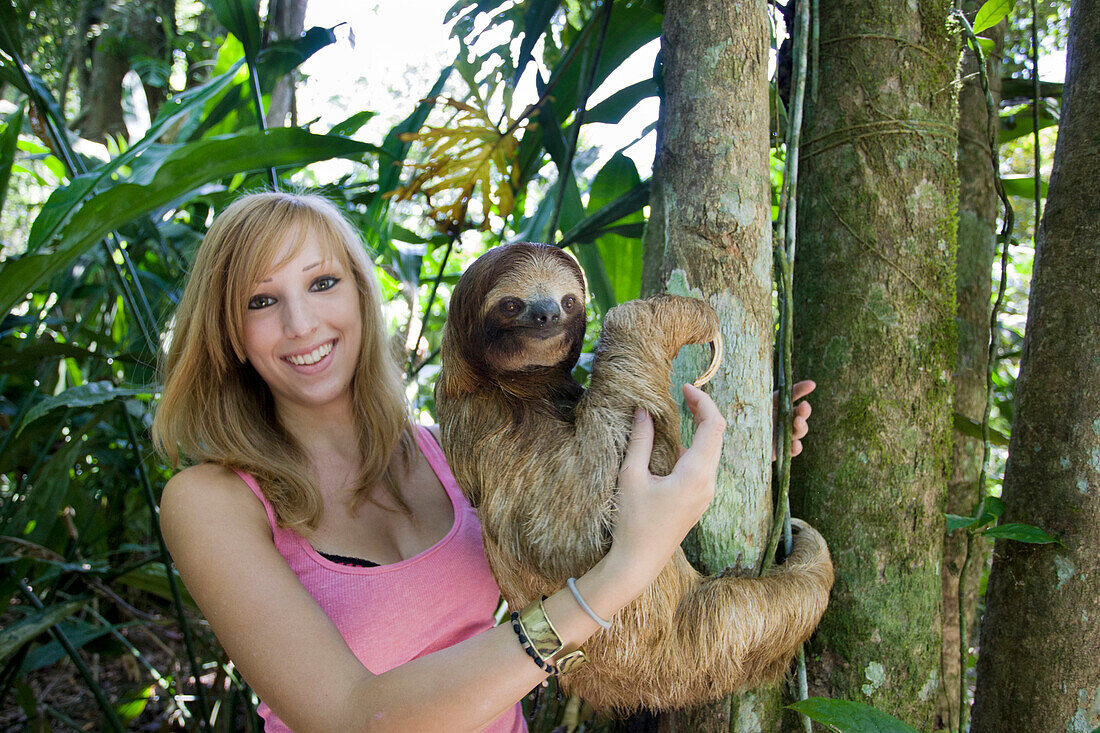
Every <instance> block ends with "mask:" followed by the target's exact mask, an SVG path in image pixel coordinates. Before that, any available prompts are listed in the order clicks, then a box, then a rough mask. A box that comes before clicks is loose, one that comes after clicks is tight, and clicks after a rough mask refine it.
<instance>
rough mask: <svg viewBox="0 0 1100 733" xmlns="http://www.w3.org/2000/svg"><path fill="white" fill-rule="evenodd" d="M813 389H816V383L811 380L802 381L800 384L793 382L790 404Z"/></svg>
mask: <svg viewBox="0 0 1100 733" xmlns="http://www.w3.org/2000/svg"><path fill="white" fill-rule="evenodd" d="M815 389H817V382H815V381H814V380H812V379H804V380H802V381H801V382H795V383H794V388H793V389H792V390H791V402H798V401H799V400H800V399H802V398H803V397H805V396H806V395H808V394H809V393H810V392H813V391H814V390H815Z"/></svg>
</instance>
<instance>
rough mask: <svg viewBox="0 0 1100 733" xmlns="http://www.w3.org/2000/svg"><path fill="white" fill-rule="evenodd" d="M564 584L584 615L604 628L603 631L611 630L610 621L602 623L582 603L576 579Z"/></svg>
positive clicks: (587, 606) (590, 609)
mask: <svg viewBox="0 0 1100 733" xmlns="http://www.w3.org/2000/svg"><path fill="white" fill-rule="evenodd" d="M565 584H566V585H568V586H569V592H570V593H572V594H573V597H574V598H576V599H577V604H578V605H579V606H580V607H581V608H583V609H584V612H585V613H587V614H588V615H589V616H591V617H592V620H593V621H595V622H596V623H598V624H599V625H600V626H602V627H603V628H604V630H607V629H610V628H611V622H610V621H604V620H603V619H602V618H600V617H599V616H598V615H597V614H596V612H595V611H593V610H592V608H591V607H590V606H589V605H588V604H587V603H585V602H584V599H583V598H581V592H580V591H579V590H577V579H576V578H570V579H569V580H567V581H565Z"/></svg>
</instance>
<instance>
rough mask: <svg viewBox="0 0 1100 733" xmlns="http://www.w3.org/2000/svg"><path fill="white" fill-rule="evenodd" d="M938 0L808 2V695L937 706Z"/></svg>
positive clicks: (948, 178)
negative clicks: (815, 540) (813, 90)
mask: <svg viewBox="0 0 1100 733" xmlns="http://www.w3.org/2000/svg"><path fill="white" fill-rule="evenodd" d="M949 8H950V4H949V3H948V2H947V1H946V0H916V1H915V2H911V3H909V4H908V5H899V4H896V3H887V4H881V3H866V2H861V1H857V0H837V1H834V2H830V3H821V6H820V18H819V25H820V40H819V43H818V46H819V48H820V52H819V58H818V68H817V76H818V91H817V97H816V99H815V98H814V97H813V95H812V94H811V95H810V99H809V100H808V102H807V107H808V109H807V114H806V123H805V125H804V126H803V132H802V140H803V141H804V142H803V147H802V150H801V155H800V166H801V171H802V173H801V176H800V182H799V195H798V247H797V255H796V260H795V273H794V290H795V293H794V305H795V308H794V311H795V328H794V356H795V364H796V372H797V373H798V374H799V375H800V376H802V377H812V378H814V379H815V380H816V381H817V382H818V383H819V384H820V385H821V386H820V387H819V388H818V390H817V391H816V392H815V393H814V418H813V421H814V428H813V432H812V434H811V435H810V437H809V440H808V441H807V442H806V449H805V451H804V453H803V455H802V456H800V457H799V458H798V459H797V460H796V461H794V463H793V477H792V480H791V496H792V509H793V511H794V513H795V515H796V516H800V517H802V518H804V519H806V520H807V521H808V522H810V524H812V525H814V526H815V527H817V528H818V529H819V530H820V531H821V533H822V534H823V535H824V536H825V538H826V539H827V540H828V542H829V545H830V549H831V551H832V555H833V563H834V567H835V570H836V584H835V585H834V587H833V596H832V601H831V605H830V607H829V610H828V611H827V612H826V613H825V617H824V619H823V620H822V623H821V626H820V627H819V628H818V631H817V634H816V636H815V637H814V639H813V640H811V644H810V648H809V650H808V652H807V657H808V660H807V662H808V666H809V677H810V683H811V690H810V692H811V694H820V695H824V696H826V697H832V698H845V699H849V700H856V701H859V702H864V703H868V704H871V705H874V706H875V707H877V708H879V709H881V710H884V711H886V712H888V713H890V714H892V715H895V716H897V717H899V718H901V719H903V720H905V721H907V722H908V723H909V724H910V725H913V726H914V727H916V728H917V729H919V730H931V729H932V728H933V727H934V721H935V716H936V702H937V697H936V696H937V690H938V687H939V684H940V679H939V675H940V672H939V668H940V648H941V643H942V623H941V606H942V588H941V581H940V565H941V561H942V551H943V531H944V521H943V506H944V497H945V493H946V486H947V481H948V476H949V474H950V460H951V423H950V414H951V412H950V410H951V407H950V405H951V383H950V375H951V369H952V366H953V363H954V359H955V324H954V316H955V298H954V295H955V267H954V266H955V241H956V240H955V237H956V218H955V210H956V206H957V204H958V187H957V170H956V167H955V153H956V150H955V148H956V142H957V136H956V104H955V102H956V100H955V94H954V88H955V86H954V83H953V82H954V79H955V66H956V59H957V38H956V36H955V34H954V33H953V32H952V31H951V30H950V26H949V24H948V12H949Z"/></svg>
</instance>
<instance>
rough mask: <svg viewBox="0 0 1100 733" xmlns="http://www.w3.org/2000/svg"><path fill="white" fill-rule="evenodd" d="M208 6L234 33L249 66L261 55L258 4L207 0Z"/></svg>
mask: <svg viewBox="0 0 1100 733" xmlns="http://www.w3.org/2000/svg"><path fill="white" fill-rule="evenodd" d="M206 4H207V5H208V6H209V7H210V9H211V10H213V11H214V15H215V17H217V19H218V22H219V23H221V24H222V25H223V26H225V29H226V30H227V31H229V32H230V33H232V34H233V35H234V36H235V37H236V39H237V40H238V41H240V42H241V46H243V47H244V56H245V58H246V59H248V61H249V65H251V63H252V62H253V61H255V60H256V56H257V55H258V54H259V53H260V45H261V43H262V38H261V36H260V15H259V13H258V12H257V11H256V4H255V3H252V2H249V0H207V1H206Z"/></svg>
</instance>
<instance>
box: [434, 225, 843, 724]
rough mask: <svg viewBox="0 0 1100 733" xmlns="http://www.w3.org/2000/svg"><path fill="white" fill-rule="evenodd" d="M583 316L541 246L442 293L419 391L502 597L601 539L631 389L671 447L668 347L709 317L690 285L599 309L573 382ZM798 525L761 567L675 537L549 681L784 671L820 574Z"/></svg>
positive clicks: (666, 465)
mask: <svg viewBox="0 0 1100 733" xmlns="http://www.w3.org/2000/svg"><path fill="white" fill-rule="evenodd" d="M584 329H585V312H584V281H583V278H582V276H581V271H580V269H579V268H578V266H577V264H576V263H575V262H574V261H573V260H572V259H571V258H570V257H569V256H568V255H566V254H565V253H563V252H562V251H561V250H559V249H557V248H555V247H549V246H546V245H539V244H514V245H506V246H503V247H498V248H496V249H493V250H491V251H489V252H488V253H486V254H485V255H483V256H482V257H481V258H480V259H478V260H477V261H476V262H475V263H474V264H473V265H471V266H470V267H469V269H468V270H467V271H466V273H465V274H464V275H463V276H462V278H461V279H460V280H459V282H458V284H457V285H456V286H455V289H454V293H453V295H452V298H451V304H450V312H449V315H448V318H447V325H446V328H445V330H444V334H443V346H442V357H443V369H442V372H441V374H440V377H439V379H438V381H437V384H436V391H435V395H436V407H437V409H438V413H439V419H440V424H441V428H442V443H443V448H444V450H445V452H446V454H447V458H448V460H449V461H450V465H451V468H452V470H453V471H454V474H455V476H456V478H457V479H458V483H459V485H460V486H461V487H462V490H463V491H464V492H465V494H466V496H467V497H468V498H469V499H470V501H471V503H473V505H474V506H476V507H477V508H478V513H479V515H480V518H481V525H482V534H483V538H484V543H485V552H486V555H487V557H488V559H489V565H490V567H491V568H492V571H493V575H494V577H495V578H496V580H497V583H498V584H499V585H500V589H501V592H502V593H503V595H504V598H505V600H507V601H508V604H509V605H510V606H511V607H512V608H515V609H519V608H523V607H524V606H526V605H527V604H528V603H530V602H531V601H532V600H535V599H537V598H539V597H540V596H543V595H549V594H551V593H554V592H555V591H557V590H558V589H560V588H561V587H562V586H564V585H565V581H566V579H567V578H569V577H570V576H574V577H576V576H580V575H582V574H583V573H584V572H585V571H586V570H588V569H589V568H590V567H592V566H593V565H594V564H595V563H596V562H597V561H598V560H599V559H600V558H601V557H602V556H603V555H604V554H605V553H606V552H607V549H608V547H609V546H610V542H611V534H610V527H611V524H612V514H613V512H614V507H615V485H616V481H617V477H618V471H619V464H620V463H621V461H622V458H623V454H624V453H625V451H626V446H627V441H628V439H629V437H630V431H631V427H632V425H633V416H634V409H635V406H641V407H643V408H645V409H646V410H648V411H649V413H650V414H651V415H652V416H653V420H654V424H655V428H656V432H655V439H654V445H653V456H652V459H651V462H650V470H651V471H652V472H653V473H654V474H658V475H667V474H668V473H670V472H671V470H672V467H673V465H674V463H675V461H676V458H677V457H678V456H679V448H680V426H679V416H678V412H677V408H676V405H675V404H674V403H673V401H672V398H671V396H670V394H669V370H670V367H671V363H672V359H673V357H674V356H675V355H676V353H677V352H678V351H679V349H680V347H681V346H682V345H684V344H688V343H707V342H710V341H712V340H713V339H715V338H716V336H717V334H718V319H717V316H716V314H715V313H714V310H713V309H712V308H711V307H710V306H709V305H707V304H706V303H704V302H702V301H700V300H696V299H692V298H682V297H677V296H668V295H666V296H659V297H656V298H651V299H648V300H636V301H631V302H628V303H624V304H622V305H620V306H618V307H616V308H613V309H612V310H611V311H610V312H608V314H607V316H606V318H605V319H604V327H603V334H602V338H601V340H600V343H599V346H598V347H597V349H596V354H595V363H594V365H593V370H592V378H591V384H590V386H589V388H588V389H587V390H584V389H582V388H581V387H580V386H579V385H578V384H577V383H576V382H575V381H573V379H572V377H571V371H572V368H573V366H574V365H575V364H576V362H577V358H578V356H579V355H580V351H581V343H582V341H583V337H584ZM796 527H797V528H798V530H799V531H798V533H797V535H796V537H795V543H794V549H793V552H792V554H791V556H790V557H789V558H787V560H786V562H785V563H783V564H782V565H780V566H778V567H776V568H775V569H774V570H773V571H772V572H771V574H770V575H768V576H767V577H763V578H745V577H735V576H733V575H726V574H723V575H719V576H712V577H704V576H702V575H700V574H699V573H698V572H696V570H695V569H694V568H692V566H691V565H690V564H689V563H688V562H687V560H686V559H685V557H684V554H683V552H682V551H679V550H677V552H676V554H675V555H674V556H673V558H672V560H671V561H670V562H669V564H668V565H667V566H666V567H665V569H664V570H663V571H662V572H661V574H660V575H659V576H658V578H657V580H656V581H655V582H654V583H653V584H652V585H651V586H650V587H649V589H648V590H647V591H646V592H645V593H643V594H642V596H640V597H639V598H638V599H636V600H635V601H633V602H632V603H631V604H630V605H629V606H627V607H626V608H624V609H623V610H621V611H620V612H619V613H618V614H617V615H616V616H615V619H614V624H613V626H612V628H611V629H610V630H609V631H603V630H600V631H598V632H597V633H596V634H595V635H594V636H593V637H592V638H591V639H590V640H589V641H588V642H587V643H586V644H585V647H584V648H585V652H586V654H587V655H588V658H589V664H587V665H584V666H582V667H580V668H579V669H578V670H576V671H575V672H572V673H570V674H568V675H565V676H563V684H564V685H565V686H566V688H567V689H568V690H569V691H570V692H573V693H577V694H579V695H581V696H582V697H583V698H585V699H586V700H588V701H589V702H591V703H592V704H593V705H596V706H598V707H602V708H605V709H613V710H617V711H620V712H629V711H634V710H637V709H639V708H643V707H645V708H649V709H654V710H656V709H670V708H678V707H684V706H688V705H693V704H696V703H699V702H702V701H704V700H709V699H714V698H717V697H720V696H722V695H724V694H726V693H729V692H732V691H734V690H737V689H740V688H743V687H747V686H750V685H756V684H758V683H761V682H766V681H773V680H777V679H778V678H780V677H782V676H783V674H784V672H785V671H786V670H787V668H788V665H789V663H790V659H791V657H792V656H793V654H794V653H795V651H796V650H797V648H798V645H799V644H801V643H802V642H803V641H805V640H806V639H807V638H808V637H809V636H810V634H811V633H812V632H813V630H814V628H815V627H816V626H817V623H818V621H819V620H820V618H821V615H822V613H824V611H825V606H826V604H827V603H828V599H829V590H830V588H831V587H832V584H833V569H832V563H831V562H830V560H829V552H828V549H827V547H826V545H825V541H824V539H822V537H821V535H820V534H818V533H817V532H816V531H815V530H814V529H812V528H811V527H809V525H806V524H805V523H802V522H797V520H796Z"/></svg>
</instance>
